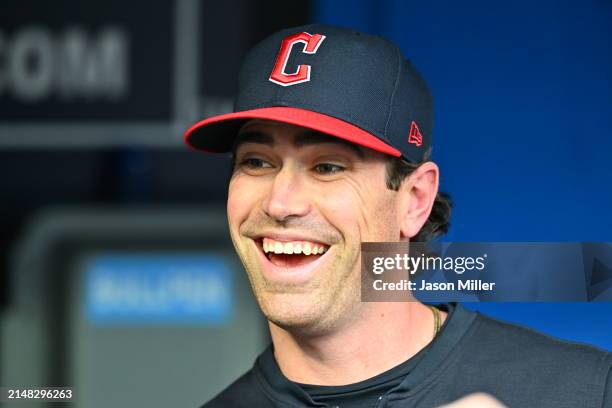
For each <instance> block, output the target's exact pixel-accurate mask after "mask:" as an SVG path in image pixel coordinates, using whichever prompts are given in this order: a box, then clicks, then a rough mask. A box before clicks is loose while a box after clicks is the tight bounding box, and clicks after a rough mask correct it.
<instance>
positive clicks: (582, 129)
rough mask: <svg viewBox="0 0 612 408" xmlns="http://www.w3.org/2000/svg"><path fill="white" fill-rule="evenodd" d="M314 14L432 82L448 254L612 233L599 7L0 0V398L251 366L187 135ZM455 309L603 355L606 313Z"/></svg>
mask: <svg viewBox="0 0 612 408" xmlns="http://www.w3.org/2000/svg"><path fill="white" fill-rule="evenodd" d="M313 21H315V22H326V23H332V24H338V25H342V26H347V27H352V28H355V29H358V30H361V31H365V32H368V33H373V34H379V35H382V36H385V37H387V38H389V39H390V40H392V41H394V42H395V43H397V44H398V45H399V46H400V48H401V49H402V51H403V53H404V54H405V56H406V57H408V58H409V59H411V60H412V61H413V62H414V64H415V65H416V66H417V67H418V68H419V69H420V71H421V72H422V73H423V75H424V76H425V78H426V79H427V80H428V82H429V84H430V86H431V89H432V92H433V95H434V99H435V102H436V112H435V113H436V122H435V130H434V152H433V159H434V160H435V161H436V162H437V163H438V164H439V165H440V167H441V171H442V180H441V183H442V186H441V187H442V190H443V191H447V192H449V193H450V194H451V195H452V196H453V199H454V203H455V209H454V214H453V217H452V227H451V230H450V233H449V235H448V236H447V237H446V238H445V239H446V240H448V241H491V242H495V241H550V242H558V241H564V242H576V241H595V242H610V241H612V205H611V203H612V182H611V181H610V179H611V176H612V162H611V160H610V156H611V153H612V92H611V91H612V52H611V50H612V1H610V0H586V1H577V0H573V1H569V0H537V1H533V0H530V1H527V0H516V1H513V2H489V1H478V0H468V1H463V2H453V1H441V0H434V1H430V2H417V1H412V0H410V1H399V0H398V1H390V0H385V1H380V0H379V1H375V0H352V1H348V0H335V1H323V0H310V1H307V0H302V1H300V2H280V1H265V0H250V1H248V0H225V1H213V0H207V1H197V0H175V1H170V0H167V1H165V0H159V1H155V2H147V3H142V4H135V3H126V2H125V1H118V0H105V1H97V0H96V1H94V0H92V1H89V2H87V4H86V5H85V3H83V2H77V1H76V0H57V1H54V2H42V1H32V0H19V1H16V0H5V1H3V4H2V13H0V342H1V343H0V351H1V355H0V369H1V370H0V385H4V386H42V385H46V386H52V385H57V386H60V385H70V386H73V387H74V388H75V390H76V395H77V396H76V402H75V403H74V404H73V406H74V407H79V408H80V407H88V408H90V407H91V408H95V407H103V406H104V407H106V406H113V407H132V406H148V407H151V408H153V407H167V406H192V407H195V406H198V405H199V404H201V403H202V402H204V401H205V400H207V399H209V398H210V397H212V396H213V395H214V394H216V393H217V392H218V391H220V390H221V389H222V388H223V387H224V386H225V385H227V384H228V383H229V382H230V381H232V380H233V379H235V378H236V377H237V376H238V375H239V374H240V373H241V372H244V371H245V370H247V369H248V368H249V367H250V366H251V364H252V362H253V359H254V357H255V356H256V355H257V354H258V353H259V352H260V351H261V350H263V348H264V347H265V345H266V344H267V342H268V341H269V340H268V335H267V332H266V325H265V321H264V319H263V318H262V316H261V315H260V314H259V311H258V308H257V305H256V303H255V302H254V300H253V299H252V297H251V295H250V291H249V287H248V283H247V281H246V279H245V277H244V273H243V271H242V268H241V266H240V264H239V262H238V261H237V259H236V257H235V255H234V254H233V250H232V247H231V243H230V241H229V237H228V234H227V231H226V225H225V207H224V203H225V197H226V183H227V177H228V171H229V169H228V166H229V161H228V159H227V157H223V156H208V155H207V156H204V155H202V154H199V153H196V152H193V151H189V150H188V149H187V148H186V147H185V146H184V145H183V144H182V141H181V136H182V132H183V131H184V130H185V128H186V127H188V126H189V125H190V124H192V123H194V122H195V121H197V120H199V119H202V118H204V117H207V116H211V115H213V114H217V113H223V112H227V111H230V110H231V106H232V95H233V93H234V91H235V88H236V82H235V78H236V74H237V71H238V68H239V63H240V60H241V58H242V56H243V55H244V53H245V51H246V50H248V49H249V47H250V46H252V45H253V44H255V43H257V42H258V41H260V40H261V39H263V38H264V37H265V36H266V35H268V34H270V33H272V32H274V31H277V30H279V29H281V28H285V27H291V26H295V25H300V24H305V23H308V22H313ZM605 267H607V268H612V265H606V266H605ZM551 272H552V271H551ZM551 276H552V275H551ZM469 307H471V308H474V309H479V310H482V311H483V313H487V314H490V315H493V316H496V317H500V318H503V319H506V320H511V321H515V322H519V323H522V324H526V325H529V326H530V327H533V328H536V329H538V330H541V331H544V332H546V333H549V334H551V335H554V336H557V337H561V338H564V339H568V340H573V341H579V342H583V343H589V344H593V345H596V346H598V347H601V348H605V349H608V350H612V304H610V303H595V302H593V303H565V304H562V303H555V304H550V303H546V304H544V303H539V304H516V303H514V304H513V303H509V304H490V303H487V304H484V303H483V304H471V305H469ZM20 406H25V405H20ZM32 406H38V405H32Z"/></svg>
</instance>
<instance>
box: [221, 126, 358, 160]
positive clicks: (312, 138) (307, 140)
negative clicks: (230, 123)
mask: <svg viewBox="0 0 612 408" xmlns="http://www.w3.org/2000/svg"><path fill="white" fill-rule="evenodd" d="M243 143H259V144H263V145H266V146H274V138H273V137H272V136H271V135H269V134H267V133H263V132H259V131H255V130H253V131H246V132H243V133H240V134H239V135H238V137H236V141H235V142H234V148H233V152H234V153H235V152H236V151H237V150H238V147H239V146H240V145H241V144H243ZM323 143H333V144H336V145H339V146H344V147H346V148H349V149H351V150H352V151H353V152H355V154H357V155H358V156H359V157H361V158H364V157H365V153H364V151H363V148H361V147H360V146H358V145H356V144H354V143H351V142H348V141H346V140H344V139H340V138H338V137H335V136H330V135H327V134H325V133H321V132H317V131H316V130H305V131H304V132H301V133H300V134H299V135H297V136H296V137H295V138H294V140H293V145H294V146H295V147H303V146H312V145H316V144H323Z"/></svg>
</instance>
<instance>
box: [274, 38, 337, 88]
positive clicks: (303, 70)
mask: <svg viewBox="0 0 612 408" xmlns="http://www.w3.org/2000/svg"><path fill="white" fill-rule="evenodd" d="M324 39H325V36H324V35H321V34H315V35H312V34H308V33H306V32H304V33H298V34H293V35H290V36H288V37H285V39H284V40H283V42H282V43H281V47H280V50H279V52H278V55H277V56H276V63H275V64H274V68H273V69H272V73H271V74H270V78H268V79H269V80H270V81H272V82H274V83H275V84H278V85H281V86H289V85H295V84H300V83H302V82H308V81H310V65H299V66H298V69H297V71H295V72H294V73H292V74H288V73H287V72H285V68H286V67H287V61H289V56H290V55H291V51H292V48H293V46H294V45H295V44H297V43H303V44H304V50H303V51H302V52H303V53H305V54H315V53H316V52H317V50H318V49H319V46H320V45H321V43H322V42H323V40H324Z"/></svg>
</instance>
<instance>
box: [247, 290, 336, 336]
mask: <svg viewBox="0 0 612 408" xmlns="http://www.w3.org/2000/svg"><path fill="white" fill-rule="evenodd" d="M263 297H264V298H263V299H258V301H259V304H260V307H261V310H262V312H263V314H264V316H266V319H268V321H269V322H270V323H272V324H274V325H276V326H278V327H279V328H281V329H283V330H286V331H289V332H292V333H296V332H302V333H314V332H320V331H321V330H323V328H324V327H325V326H326V325H327V323H326V321H327V320H328V319H327V318H328V317H329V316H326V313H324V310H323V309H324V308H323V307H322V304H321V303H320V302H314V301H313V300H310V299H306V298H307V297H309V296H308V295H306V294H267V295H264V296H263Z"/></svg>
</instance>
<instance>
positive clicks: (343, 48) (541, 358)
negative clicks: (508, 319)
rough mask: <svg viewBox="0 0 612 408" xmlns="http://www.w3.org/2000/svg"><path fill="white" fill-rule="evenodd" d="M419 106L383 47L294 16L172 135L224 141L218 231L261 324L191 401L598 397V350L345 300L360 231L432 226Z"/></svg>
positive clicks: (555, 402) (352, 292)
mask: <svg viewBox="0 0 612 408" xmlns="http://www.w3.org/2000/svg"><path fill="white" fill-rule="evenodd" d="M432 109H433V108H432V99H431V96H430V93H429V90H428V87H427V85H426V83H425V81H424V80H423V79H422V77H421V76H420V75H419V73H418V72H417V71H416V69H415V68H414V67H413V66H412V65H411V63H410V62H408V61H406V60H405V59H404V58H403V57H402V55H401V53H400V51H399V50H398V49H397V47H396V46H394V45H393V44H391V43H389V42H387V41H386V40H383V39H381V38H378V37H374V36H369V35H365V34H361V33H357V32H353V31H349V30H345V29H340V28H337V27H331V26H326V25H310V26H306V27H298V28H294V29H289V30H284V31H282V32H279V33H276V34H274V35H272V36H271V37H269V38H268V39H266V40H264V41H263V42H262V43H260V44H259V45H257V46H256V47H254V49H253V50H251V52H250V53H249V54H248V56H247V57H246V59H245V61H244V63H243V66H242V69H241V73H240V78H239V93H238V96H237V100H236V104H235V112H234V113H230V114H226V115H221V116H216V117H213V118H209V119H206V120H204V121H202V122H200V123H198V124H196V125H194V126H193V127H192V128H191V129H189V130H188V131H187V133H186V141H187V143H188V144H189V145H190V146H192V147H194V148H196V149H199V150H204V151H210V152H228V151H231V152H232V153H233V169H232V176H231V180H230V183H229V193H228V202H227V212H228V221H229V228H230V234H231V237H232V241H233V243H234V246H235V249H236V251H237V253H238V255H239V256H240V259H241V260H242V262H243V264H244V266H245V269H246V272H247V274H248V277H249V280H250V282H251V286H252V288H253V292H254V294H255V296H256V298H257V301H258V303H259V305H260V307H261V309H262V311H263V313H264V314H265V316H266V318H267V319H268V321H269V327H270V333H271V336H272V345H271V346H270V347H269V348H268V349H267V350H266V351H265V352H264V353H262V355H260V356H259V358H258V359H257V361H256V362H255V365H254V366H253V368H252V369H251V370H250V371H249V372H248V373H246V374H245V375H244V376H242V377H241V378H240V379H238V380H237V381H236V382H235V383H233V384H232V385H230V386H229V387H228V388H227V389H226V390H224V391H223V392H222V393H221V394H219V395H218V396H217V397H216V398H214V399H213V400H212V401H210V402H209V403H207V404H205V405H204V407H207V408H213V407H319V406H320V407H326V406H327V407H337V406H339V407H375V406H376V407H438V406H441V405H443V404H449V403H450V404H454V405H449V406H456V407H462V406H470V407H479V406H481V407H499V406H502V405H501V403H503V404H505V405H507V406H510V407H526V406H534V407H535V406H537V407H556V408H558V407H603V406H607V407H610V406H611V405H610V404H612V400H610V399H609V396H610V394H611V393H612V380H611V379H610V367H611V365H612V356H611V355H610V354H609V353H605V352H603V351H599V350H595V349H592V348H588V347H582V346H576V345H570V344H567V343H564V342H560V341H556V340H553V339H550V338H548V337H545V336H542V335H539V334H535V333H533V332H531V331H529V330H527V329H523V328H520V327H516V326H512V325H509V324H505V323H501V322H498V321H495V320H492V319H489V318H486V317H483V316H481V315H478V314H475V313H472V312H468V311H467V310H465V309H463V308H462V307H461V306H460V305H456V304H449V305H441V306H439V307H438V308H433V307H428V306H426V305H424V304H422V303H419V302H416V301H413V302H361V300H360V283H361V276H360V272H361V271H360V257H361V253H360V251H361V243H362V242H398V241H427V240H429V239H431V238H433V237H436V236H438V235H441V234H443V233H444V232H446V229H447V226H448V218H449V213H450V204H449V201H448V199H447V197H446V196H444V195H441V194H440V193H438V180H439V169H438V167H437V166H436V165H435V164H434V163H433V162H431V161H429V160H428V159H429V155H430V150H431V133H432ZM483 393H484V394H483ZM493 397H495V398H493ZM604 398H606V399H605V401H604ZM453 401H456V402H455V403H453ZM606 404H607V405H606Z"/></svg>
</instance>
